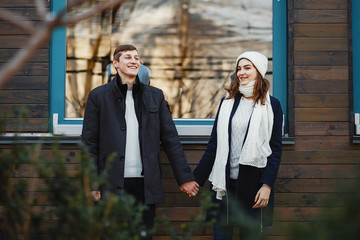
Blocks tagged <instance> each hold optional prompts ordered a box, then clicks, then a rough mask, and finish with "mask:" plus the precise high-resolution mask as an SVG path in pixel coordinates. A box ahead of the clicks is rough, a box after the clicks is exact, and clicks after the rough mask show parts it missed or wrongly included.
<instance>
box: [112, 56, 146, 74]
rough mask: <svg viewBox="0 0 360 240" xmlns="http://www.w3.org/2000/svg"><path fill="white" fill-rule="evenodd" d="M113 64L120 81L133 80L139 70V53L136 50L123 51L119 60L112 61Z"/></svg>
mask: <svg viewBox="0 0 360 240" xmlns="http://www.w3.org/2000/svg"><path fill="white" fill-rule="evenodd" d="M113 64H114V67H115V68H116V70H117V72H118V73H119V75H120V77H121V78H122V79H123V78H130V79H133V78H135V77H136V75H137V74H138V72H139V68H140V57H139V53H138V52H137V50H130V51H125V52H123V53H122V54H121V56H120V57H119V59H117V60H115V59H114V61H113Z"/></svg>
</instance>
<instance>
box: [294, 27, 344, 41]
mask: <svg viewBox="0 0 360 240" xmlns="http://www.w3.org/2000/svg"><path fill="white" fill-rule="evenodd" d="M294 34H295V37H302V38H305V37H306V38H314V37H321V38H345V39H346V38H347V34H348V33H347V25H346V24H294Z"/></svg>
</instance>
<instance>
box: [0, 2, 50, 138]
mask: <svg viewBox="0 0 360 240" xmlns="http://www.w3.org/2000/svg"><path fill="white" fill-rule="evenodd" d="M45 3H46V4H47V5H48V6H49V2H48V1H45ZM0 8H3V9H6V10H8V11H11V12H13V13H15V14H19V15H21V16H23V17H25V18H27V19H28V20H30V21H32V22H33V23H34V24H38V23H39V20H40V18H39V16H38V14H37V13H36V8H35V1H32V0H20V1H18V0H17V1H10V0H4V1H1V2H0ZM29 38H30V35H28V34H27V33H25V32H24V31H23V30H21V29H19V28H18V27H14V26H13V25H12V24H10V23H8V22H5V21H0V67H2V66H3V65H4V64H5V63H6V62H7V61H8V60H9V59H11V57H13V56H14V55H15V54H16V53H17V52H18V51H19V49H21V48H22V47H23V46H24V45H25V44H26V42H27V41H28V40H29ZM48 92H49V47H48V45H46V44H45V45H43V46H42V47H41V48H40V49H39V50H38V51H37V52H36V54H35V56H34V57H33V58H32V59H31V60H30V61H29V62H28V63H27V64H25V65H24V67H23V68H22V69H21V70H20V72H19V73H18V74H17V75H16V76H14V77H13V78H12V79H11V80H10V81H9V82H8V83H7V84H6V85H5V86H4V87H3V88H2V89H1V90H0V119H4V118H8V124H7V126H6V130H7V131H8V132H12V131H15V130H21V131H23V132H47V131H48V125H49V124H48V118H49V111H48V109H49V93H48ZM19 108H23V109H26V112H27V115H26V118H25V122H23V121H19V114H17V113H16V112H17V109H19ZM15 110H16V111H15ZM20 122H21V123H20ZM19 124H20V125H21V126H19Z"/></svg>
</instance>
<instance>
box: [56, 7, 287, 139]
mask: <svg viewBox="0 0 360 240" xmlns="http://www.w3.org/2000/svg"><path fill="white" fill-rule="evenodd" d="M65 6H66V0H56V1H55V0H52V1H51V4H50V8H51V11H52V12H58V11H60V10H61V9H63V8H64V7H65ZM65 74H66V28H65V27H59V28H56V29H55V31H54V32H53V34H52V38H51V42H50V120H51V121H50V123H51V126H50V129H51V131H52V132H53V133H54V134H65V135H79V134H80V133H81V128H82V123H83V120H82V118H66V117H65ZM273 85H274V88H273V89H274V90H273V95H274V96H275V97H276V98H278V99H279V100H280V102H281V106H282V109H283V112H284V120H285V121H284V122H285V123H286V122H287V3H286V0H273ZM174 122H175V124H176V127H177V129H178V132H179V135H182V136H189V135H190V136H191V135H192V136H194V135H197V136H207V135H210V132H211V128H212V125H213V123H214V119H174ZM285 127H286V124H285ZM285 131H286V130H285Z"/></svg>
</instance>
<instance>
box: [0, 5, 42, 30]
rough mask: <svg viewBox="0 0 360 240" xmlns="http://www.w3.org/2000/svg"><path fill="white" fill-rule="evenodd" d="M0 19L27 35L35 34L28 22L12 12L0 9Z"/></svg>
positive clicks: (32, 26)
mask: <svg viewBox="0 0 360 240" xmlns="http://www.w3.org/2000/svg"><path fill="white" fill-rule="evenodd" d="M0 18H2V19H3V20H5V21H8V22H10V23H11V24H13V25H15V26H17V27H19V28H21V29H22V30H24V31H25V32H26V33H28V34H33V33H34V32H35V28H34V25H33V24H32V23H31V22H30V21H28V20H27V19H26V18H24V17H22V16H20V15H17V14H14V13H13V12H10V11H7V10H4V9H0Z"/></svg>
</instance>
